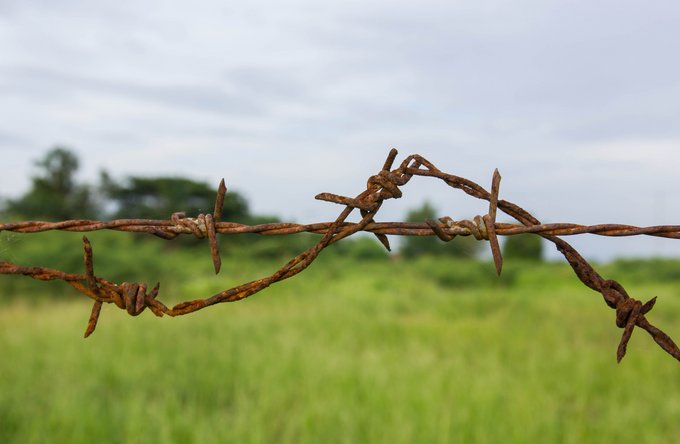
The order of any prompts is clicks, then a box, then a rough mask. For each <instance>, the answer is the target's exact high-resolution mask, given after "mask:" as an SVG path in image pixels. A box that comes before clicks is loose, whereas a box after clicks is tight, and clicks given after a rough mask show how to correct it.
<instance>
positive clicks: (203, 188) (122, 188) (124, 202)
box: [100, 172, 250, 223]
mask: <svg viewBox="0 0 680 444" xmlns="http://www.w3.org/2000/svg"><path fill="white" fill-rule="evenodd" d="M100 187H101V190H102V193H103V194H104V195H105V196H106V197H107V198H108V200H109V201H110V202H111V204H112V205H113V217H114V218H121V219H130V218H141V219H167V218H169V217H170V215H171V214H172V213H175V212H180V211H182V212H185V213H186V214H187V216H196V215H198V214H199V213H212V211H213V208H214V205H215V195H216V189H215V188H213V187H211V186H209V185H208V184H207V183H205V182H197V181H194V180H191V179H187V178H185V177H137V176H131V177H128V178H127V179H125V180H123V181H122V182H120V183H118V182H116V181H114V180H113V179H112V178H111V177H110V176H109V174H108V173H106V172H102V174H101V186H100ZM222 213H223V214H224V216H225V217H226V218H228V220H229V221H232V222H243V223H246V222H248V221H249V218H250V213H249V209H248V203H247V202H246V199H245V198H244V197H243V196H241V195H240V194H239V193H236V192H233V191H230V192H228V193H227V195H226V196H225V200H224V206H223V210H222Z"/></svg>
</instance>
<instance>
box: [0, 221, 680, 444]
mask: <svg viewBox="0 0 680 444" xmlns="http://www.w3.org/2000/svg"><path fill="white" fill-rule="evenodd" d="M37 237H39V236H37ZM57 238H58V239H63V240H59V241H57V240H55V239H57ZM91 238H92V239H93V244H94V248H95V271H97V272H98V273H99V274H100V275H102V276H103V277H106V278H111V279H114V280H122V279H128V280H132V279H140V280H145V281H147V282H149V283H154V282H155V280H157V279H160V280H161V281H162V287H161V296H160V299H161V300H164V301H166V302H168V303H172V302H173V301H177V300H179V299H190V298H196V297H205V296H207V295H210V294H212V293H214V292H217V291H219V290H222V289H224V288H226V287H228V286H232V285H235V284H238V283H242V282H244V281H245V280H247V279H251V278H257V277H261V276H264V275H266V274H268V273H270V272H271V271H273V270H275V269H276V268H277V267H278V266H279V265H281V263H283V260H279V261H277V260H273V259H270V260H256V259H251V260H242V259H236V255H229V254H227V256H226V257H225V260H224V262H225V263H224V266H223V268H222V272H221V274H220V276H214V275H211V267H212V265H211V263H210V260H209V255H208V254H207V252H206V251H204V249H199V250H195V249H177V250H171V251H167V247H165V246H164V244H163V243H162V242H161V241H158V242H140V241H139V240H138V239H135V238H131V237H130V236H129V235H128V236H125V235H122V236H118V235H115V234H102V235H101V236H99V235H97V234H95V235H94V236H91ZM12 239H15V238H14V237H12V238H5V239H0V240H2V241H3V242H4V243H3V244H2V245H10V246H9V247H6V248H4V250H2V252H3V255H4V258H5V259H9V260H13V261H14V262H17V263H21V264H26V265H46V266H59V265H61V266H60V267H59V268H62V269H63V268H67V269H69V268H70V270H69V271H71V270H72V271H79V270H81V267H82V259H81V258H80V255H79V254H78V252H77V251H75V252H72V250H77V247H76V246H77V245H78V242H79V240H78V239H79V236H77V235H73V236H71V235H66V234H63V233H62V234H59V233H57V236H52V237H49V236H47V237H44V238H43V239H44V240H43V241H41V240H39V239H38V240H35V241H34V240H32V239H33V237H31V240H25V239H23V238H21V240H20V241H18V242H16V243H15V244H12V243H11V242H10V241H11V240H12ZM59 242H64V243H67V244H68V245H69V248H66V247H65V246H64V245H60V244H59ZM40 243H42V245H38V244H40ZM113 247H115V248H113ZM0 248H1V246H0ZM206 248H207V247H206ZM228 249H229V246H228V242H226V247H225V250H228ZM125 251H127V253H124V252H125ZM131 252H132V253H131ZM328 253H329V254H328V255H322V257H321V258H320V259H319V260H318V262H316V263H314V264H313V265H312V266H311V267H310V269H309V270H307V271H305V272H304V273H302V274H301V275H299V276H298V277H296V278H294V279H291V280H289V281H286V282H282V283H279V284H276V285H274V286H272V287H271V288H269V289H267V290H266V291H265V292H263V293H260V294H257V295H255V296H253V297H251V298H249V299H246V300H245V301H242V302H238V303H233V304H222V305H219V306H216V307H211V308H208V309H206V310H203V311H200V312H197V313H194V314H192V315H189V316H185V317H180V318H174V319H171V318H167V317H166V318H162V319H158V318H156V317H154V316H153V315H152V314H151V313H150V312H148V311H147V312H144V313H143V314H142V315H141V316H139V317H136V318H132V317H130V316H128V315H127V314H126V313H124V312H123V311H121V310H118V309H116V308H115V307H113V306H112V305H108V306H105V307H104V309H103V310H102V316H101V319H100V323H99V326H98V328H97V331H96V332H95V333H94V335H93V336H91V337H90V338H88V339H82V334H83V331H84V328H85V324H86V321H87V317H88V315H89V310H90V303H89V301H88V300H87V299H86V298H85V297H84V296H82V295H79V294H77V293H74V292H72V291H71V290H70V287H66V286H64V285H63V284H60V283H57V282H49V283H46V282H32V281H30V280H29V279H27V278H22V277H14V276H0V291H1V292H2V293H1V294H2V296H0V298H1V299H0V301H1V302H0V351H1V352H2V355H1V356H2V358H1V359H0V442H2V443H34V442H35V443H38V442H50V443H51V442H69V443H81V442H82V443H92V442H107V443H108V442H112V443H155V442H158V443H173V442H177V443H191V442H195V443H212V442H214V443H224V442H238V443H272V442H276V443H279V442H283V443H286V442H290V443H335V442H337V443H345V442H346V443H357V442H370V443H373V442H390V443H402V442H403V443H412V442H428V443H429V442H432V443H449V442H465V443H467V442H474V443H486V442H489V443H499V442H502V443H526V442H550V443H602V442H616V443H641V442H644V443H647V442H649V443H674V442H677V440H678V437H679V436H680V421H678V418H680V396H679V394H680V371H679V369H678V363H677V361H675V360H674V359H673V358H671V357H670V356H668V355H666V354H665V353H663V352H662V351H661V350H660V349H659V348H658V347H657V346H656V344H655V343H654V342H653V341H652V340H651V338H649V337H648V336H647V334H646V333H645V332H643V331H636V332H635V333H634V334H633V338H632V340H631V343H630V344H629V351H628V355H627V356H626V358H625V359H624V361H623V362H622V363H621V364H619V365H617V364H616V359H615V351H616V346H617V344H618V340H619V338H620V334H621V330H619V329H617V328H616V326H615V324H614V312H613V311H612V310H610V309H609V308H608V307H606V305H605V304H604V302H603V301H602V298H601V297H600V296H599V295H598V294H597V293H594V292H592V291H591V290H589V289H587V288H585V287H584V286H582V285H581V284H580V282H578V280H577V279H576V277H575V276H573V274H572V273H571V271H570V269H569V268H568V267H567V266H566V265H564V264H552V263H548V264H540V265H536V264H520V263H507V264H506V266H505V270H504V275H503V277H502V278H501V279H498V278H496V277H495V275H494V271H493V266H492V265H491V264H489V263H474V262H462V261H454V260H450V259H433V258H423V259H420V260H417V261H412V262H407V261H394V260H389V259H372V260H366V259H365V260H361V261H359V260H357V259H356V258H354V257H349V256H348V257H345V256H344V255H340V254H333V253H331V251H330V250H329V252H328ZM71 254H73V255H72V256H69V255H71ZM125 254H127V256H126V255H125ZM159 258H160V259H159ZM599 269H600V270H601V271H603V272H604V274H605V275H606V276H607V277H613V278H617V279H621V282H622V283H623V284H624V286H626V288H627V289H628V290H629V292H630V293H631V295H633V296H635V297H638V298H640V299H645V300H646V298H648V297H651V296H659V300H658V303H657V307H656V308H655V310H654V311H652V312H651V313H650V315H649V318H650V320H651V321H652V322H653V323H655V324H656V325H657V326H659V327H661V328H662V329H664V330H665V331H666V332H667V333H668V334H670V335H671V336H672V337H674V338H675V339H676V340H678V339H680V263H678V262H667V261H656V262H648V261H620V262H617V263H614V264H608V265H603V266H601V267H599Z"/></svg>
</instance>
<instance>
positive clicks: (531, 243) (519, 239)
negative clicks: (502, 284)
mask: <svg viewBox="0 0 680 444" xmlns="http://www.w3.org/2000/svg"><path fill="white" fill-rule="evenodd" d="M503 257H505V258H506V259H521V260H526V261H536V262H539V261H541V260H543V240H542V238H541V237H540V236H536V235H534V234H518V235H515V236H508V237H507V238H506V239H505V241H504V242H503Z"/></svg>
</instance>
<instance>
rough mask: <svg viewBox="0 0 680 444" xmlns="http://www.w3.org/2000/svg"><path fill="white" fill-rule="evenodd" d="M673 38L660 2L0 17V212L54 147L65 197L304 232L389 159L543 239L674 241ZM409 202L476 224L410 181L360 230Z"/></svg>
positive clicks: (47, 5)
mask: <svg viewBox="0 0 680 444" xmlns="http://www.w3.org/2000/svg"><path fill="white" fill-rule="evenodd" d="M678 23H680V3H679V2H677V1H675V0H668V1H656V0H632V1H626V0H617V1H610V0H603V1H597V2H592V1H550V0H515V1H497V0H490V1H485V0H476V1H455V0H453V1H452V0H448V1H432V0H423V1H419V2H413V1H378V0H362V1H354V0H346V1H342V2H337V1H334V2H326V1H321V0H301V1H287V0H279V1H270V0H251V1H248V2H229V1H223V0H198V1H192V2H185V1H179V0H166V1H145V2H139V1H128V0H118V1H115V2H112V1H91V0H87V1H86V0H61V1H54V0H0V97H1V98H2V99H1V100H0V154H1V156H0V159H2V165H3V168H2V175H0V196H4V197H16V196H19V195H21V194H22V193H23V192H25V191H26V190H27V189H28V188H29V186H30V178H31V175H33V174H35V168H34V165H33V162H34V161H35V160H36V159H38V158H40V157H41V156H43V155H44V153H45V152H46V151H47V150H48V149H50V148H52V147H54V146H56V145H60V146H66V147H68V148H70V149H71V150H73V151H74V152H75V153H76V154H78V156H79V157H80V160H81V170H80V172H79V180H81V181H86V182H90V183H95V182H96V181H97V179H98V177H99V173H100V171H102V170H106V171H108V172H109V173H110V174H111V175H113V176H114V177H115V178H119V179H123V178H125V177H126V176H129V175H144V176H160V175H182V176H187V177H190V178H193V179H196V180H201V181H206V182H208V183H211V184H215V186H216V185H217V183H218V182H219V180H220V179H221V178H222V177H224V178H225V180H226V183H227V187H228V188H230V189H233V190H237V191H239V192H241V193H242V194H244V195H245V196H246V197H247V198H248V199H249V201H250V202H251V206H252V208H253V210H254V211H255V212H258V213H266V214H276V215H279V216H280V217H282V218H284V219H285V220H290V221H297V222H320V221H326V220H332V219H334V218H335V217H336V216H337V214H338V213H339V212H340V211H341V208H340V207H338V206H335V205H333V204H330V203H325V202H319V201H315V200H314V196H315V195H316V194H318V193H320V192H333V193H338V194H343V195H350V196H354V195H356V194H358V193H359V192H361V191H362V190H363V189H364V187H365V184H366V179H367V178H368V177H369V176H370V175H372V174H375V173H376V172H378V171H379V169H380V168H381V166H382V163H383V161H384V159H385V157H386V155H387V153H388V152H389V150H390V148H392V147H395V148H397V149H398V150H399V152H400V155H399V157H398V159H401V158H403V157H405V156H407V155H408V154H413V153H418V154H421V155H423V156H424V157H426V158H428V159H429V160H430V161H432V162H433V163H434V164H435V165H437V166H438V167H439V168H440V169H441V170H443V171H446V172H449V173H452V174H456V175H460V176H463V177H467V178H469V179H471V180H474V181H475V182H477V183H479V184H480V185H483V186H485V187H487V188H488V187H489V186H490V182H491V176H492V172H493V170H494V168H498V169H499V170H500V172H501V175H502V176H503V180H502V182H501V192H500V196H501V198H503V199H507V200H510V201H512V202H515V203H517V204H519V205H520V206H523V207H524V208H526V209H527V210H529V211H531V212H532V213H533V214H534V215H535V216H536V217H538V218H539V219H541V220H542V221H544V222H574V223H583V224H596V223H625V224H633V225H659V224H680V208H679V207H678V205H675V202H676V197H675V196H676V192H677V191H678V189H679V188H680V177H679V176H680V174H679V173H680V168H679V167H680V58H679V57H678V56H677V54H680V26H678ZM426 199H427V200H429V201H430V202H431V203H432V204H433V205H434V206H435V207H436V208H437V209H438V211H439V213H440V214H441V215H442V216H444V215H448V216H451V217H452V218H454V219H462V218H469V217H472V216H474V215H476V214H484V213H485V212H486V205H485V203H484V202H481V201H477V200H475V199H473V198H471V197H469V196H467V195H464V194H463V193H462V192H460V191H457V190H452V189H449V188H447V187H446V186H445V185H444V184H441V183H435V182H433V181H432V180H428V179H425V178H416V179H414V180H413V181H412V182H411V183H410V184H408V185H407V186H406V187H405V189H404V197H403V198H402V199H400V200H398V201H389V202H387V203H385V205H384V207H383V209H382V210H381V212H380V214H379V217H378V218H377V219H378V220H379V221H390V220H402V219H403V218H404V215H405V213H406V212H407V210H408V209H409V208H413V207H416V206H419V205H420V204H421V203H422V202H423V201H424V200H426ZM178 210H181V209H178ZM499 221H505V222H509V221H511V220H510V219H509V218H508V217H507V216H505V218H503V216H499ZM569 241H570V242H572V243H573V244H574V245H575V246H576V247H577V248H578V249H579V250H580V251H582V253H583V254H584V255H585V256H586V257H588V258H592V259H598V260H607V259H611V258H613V257H619V256H640V255H643V256H653V255H663V256H676V257H677V256H680V254H679V252H680V248H678V247H680V245H678V244H677V241H673V240H664V239H655V238H642V237H638V238H626V239H621V238H616V239H605V238H597V237H595V236H579V237H578V238H575V237H572V238H570V239H569Z"/></svg>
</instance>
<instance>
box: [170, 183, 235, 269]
mask: <svg viewBox="0 0 680 444" xmlns="http://www.w3.org/2000/svg"><path fill="white" fill-rule="evenodd" d="M226 193H227V187H226V186H225V185H224V179H222V180H221V181H220V184H219V185H218V187H217V196H216V197H215V209H214V210H213V214H203V213H201V214H199V215H198V216H196V218H192V217H187V216H186V213H184V212H179V213H172V216H170V220H171V221H172V223H173V224H175V225H174V227H173V228H174V230H167V231H170V232H175V233H176V232H183V231H185V230H189V231H190V232H191V233H193V234H194V236H196V237H197V238H198V239H205V238H206V237H207V238H208V243H209V244H210V255H211V257H212V261H213V267H214V269H215V274H218V273H219V272H220V268H221V267H222V259H221V258H220V248H219V244H218V242H217V228H216V225H217V223H218V222H219V221H220V219H221V218H222V207H223V206H224V196H225V194H226ZM161 237H162V236H161ZM173 237H174V236H173Z"/></svg>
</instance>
